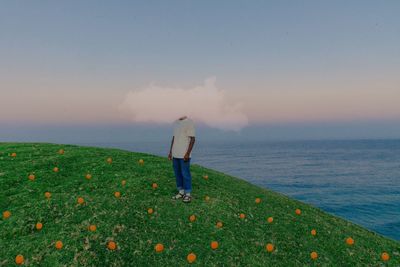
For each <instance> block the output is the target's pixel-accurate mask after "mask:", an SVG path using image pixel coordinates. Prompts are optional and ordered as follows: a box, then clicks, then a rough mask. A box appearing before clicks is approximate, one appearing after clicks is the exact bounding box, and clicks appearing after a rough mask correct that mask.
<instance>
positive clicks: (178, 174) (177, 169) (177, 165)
mask: <svg viewBox="0 0 400 267" xmlns="http://www.w3.org/2000/svg"><path fill="white" fill-rule="evenodd" d="M180 161H181V159H177V158H172V166H173V167H174V173H175V179H176V188H177V189H178V191H179V193H181V194H183V193H184V191H183V176H182V171H181V162H180Z"/></svg>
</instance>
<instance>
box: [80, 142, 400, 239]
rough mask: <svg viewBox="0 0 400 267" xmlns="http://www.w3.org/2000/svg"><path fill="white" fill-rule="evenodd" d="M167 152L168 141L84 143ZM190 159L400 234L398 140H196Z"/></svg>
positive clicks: (393, 234)
mask: <svg viewBox="0 0 400 267" xmlns="http://www.w3.org/2000/svg"><path fill="white" fill-rule="evenodd" d="M82 145H91V146H101V147H115V148H122V149H126V150H131V151H139V152H146V153H151V154H155V155H160V156H167V153H168V149H169V142H161V141H157V142H135V141H133V142H130V143H85V144H82ZM192 163H196V164H200V165H203V166H205V167H209V168H212V169H216V170H219V171H222V172H224V173H228V174H231V175H233V176H237V177H240V178H242V179H244V180H247V181H249V182H251V183H253V184H256V185H259V186H262V187H266V188H269V189H272V190H274V191H278V192H281V193H283V194H286V195H288V196H290V197H292V198H295V199H298V200H301V201H303V202H305V203H309V204H312V205H314V206H317V207H319V208H321V209H322V210H324V211H327V212H329V213H331V214H334V215H337V216H340V217H342V218H345V219H347V220H350V221H352V222H354V223H357V224H359V225H362V226H364V227H366V228H368V229H371V230H373V231H375V232H378V233H380V234H382V235H385V236H387V237H389V238H392V239H396V240H400V140H340V141H282V142H259V141H240V142H238V141H226V142H215V141H214V142H211V141H201V140H200V141H198V140H197V142H196V144H195V148H194V150H193V152H192Z"/></svg>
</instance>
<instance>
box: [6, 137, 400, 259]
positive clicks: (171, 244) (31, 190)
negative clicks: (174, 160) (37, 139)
mask: <svg viewBox="0 0 400 267" xmlns="http://www.w3.org/2000/svg"><path fill="white" fill-rule="evenodd" d="M60 149H63V150H64V151H59V150H60ZM62 152H64V153H62ZM13 153H16V155H15V154H13ZM108 158H111V159H112V162H111V161H110V162H108V161H107V159H108ZM140 159H143V161H144V163H143V164H140V163H139V160H140ZM55 167H57V168H58V169H54V168H55ZM191 170H192V175H193V196H194V199H193V201H192V203H190V204H185V203H182V202H181V201H174V200H172V199H171V196H172V195H173V194H174V193H175V179H174V176H173V171H172V166H171V162H170V161H168V160H167V159H166V158H161V157H156V156H152V155H148V154H142V153H132V152H127V151H122V150H118V149H102V148H93V147H79V146H72V145H55V144H39V143H30V144H28V143H0V186H1V191H0V192H1V193H0V211H1V212H2V214H3V217H2V218H1V219H0V266H13V265H15V264H16V263H15V261H16V259H17V260H21V261H22V257H18V258H16V256H17V255H21V256H23V260H24V263H23V264H25V265H29V266H39V265H40V266H185V265H187V264H189V263H188V260H187V256H188V255H189V254H190V253H194V254H195V255H196V260H195V261H194V262H193V263H192V265H195V266H222V265H224V266H400V243H399V242H396V241H394V240H391V239H388V238H385V237H383V236H381V235H378V234H376V233H374V232H371V231H369V230H366V229H364V228H362V227H360V226H358V225H355V224H352V223H350V222H348V221H345V220H343V219H341V218H338V217H335V216H332V215H330V214H327V213H325V212H323V211H321V210H320V209H318V208H315V207H312V206H310V205H307V204H304V203H302V202H299V201H296V200H293V199H290V198H288V197H286V196H284V195H282V194H278V193H275V192H273V191H270V190H266V189H262V188H260V187H257V186H255V185H252V184H250V183H248V182H246V181H243V180H241V179H237V178H235V177H231V176H229V175H225V174H223V173H220V172H217V171H213V170H210V169H206V168H203V167H201V166H197V165H193V166H192V168H191ZM87 174H90V175H89V176H87ZM204 175H208V179H205V178H204V177H203V176H204ZM153 184H157V187H155V186H154V187H153ZM46 192H48V194H45V193H46ZM115 192H120V196H119V197H118V194H117V195H116V194H115ZM49 193H50V194H49ZM207 197H208V198H207ZM78 198H82V199H81V200H83V201H84V202H83V203H81V204H79V203H78ZM257 198H259V200H260V202H259V203H257V201H256V199H257ZM150 208H151V209H153V212H152V213H151V214H149V209H150ZM296 209H299V210H300V211H301V213H300V214H296V212H295V210H296ZM7 211H8V212H7ZM241 213H243V214H244V215H245V216H244V218H241V216H240V214H241ZM191 215H195V218H194V217H193V216H192V217H191V218H192V221H191V220H190V216H191ZM376 216H379V210H377V211H376ZM7 217H8V218H7ZM269 217H272V218H273V221H272V222H268V221H267V218H269ZM193 219H194V220H193ZM218 222H222V227H218V226H217V223H218ZM38 223H41V226H42V228H41V229H40V230H38V229H37V228H36V225H37V224H38ZM90 225H95V226H96V229H94V226H92V227H91V230H95V231H91V230H90V229H89V226H90ZM38 226H39V228H40V225H38ZM313 229H315V231H316V234H315V235H312V234H311V230H313ZM349 237H351V238H352V239H353V240H354V244H353V245H349V244H347V242H346V240H347V239H348V238H349ZM57 241H61V242H62V247H61V243H60V242H58V243H57ZM110 241H112V242H114V243H112V242H111V243H110ZM212 241H217V242H218V248H217V249H212V248H211V247H210V244H211V242H212ZM158 243H160V244H162V245H163V246H164V249H163V250H162V251H161V252H156V251H155V246H156V244H158ZM269 243H270V244H272V245H273V250H272V251H270V252H268V251H267V250H266V245H267V244H269ZM113 244H115V249H112V248H113V247H112V245H113ZM214 244H216V243H214ZM56 245H58V246H59V248H60V247H61V248H60V249H57V248H56ZM108 246H110V247H108ZM160 247H161V246H158V247H157V248H160ZM110 248H111V249H110ZM312 252H316V253H317V256H318V257H317V258H316V259H314V260H313V259H312V258H311V253H312ZM383 252H386V253H387V254H388V255H389V256H390V259H389V260H387V261H384V260H383V259H382V253H383Z"/></svg>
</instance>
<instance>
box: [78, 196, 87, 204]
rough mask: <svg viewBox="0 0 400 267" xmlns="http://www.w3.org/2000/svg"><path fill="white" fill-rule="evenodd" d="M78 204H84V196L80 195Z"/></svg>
mask: <svg viewBox="0 0 400 267" xmlns="http://www.w3.org/2000/svg"><path fill="white" fill-rule="evenodd" d="M77 201H78V204H83V203H85V200H84V199H83V197H78V200H77Z"/></svg>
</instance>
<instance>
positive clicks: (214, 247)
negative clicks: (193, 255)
mask: <svg viewBox="0 0 400 267" xmlns="http://www.w3.org/2000/svg"><path fill="white" fill-rule="evenodd" d="M218 245H219V244H218V242H217V241H212V242H211V244H210V246H211V248H212V249H217V248H218Z"/></svg>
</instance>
